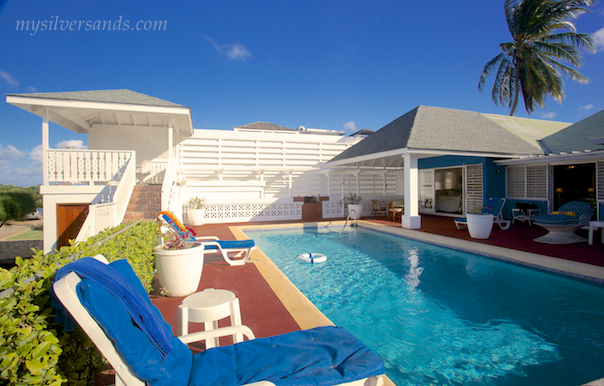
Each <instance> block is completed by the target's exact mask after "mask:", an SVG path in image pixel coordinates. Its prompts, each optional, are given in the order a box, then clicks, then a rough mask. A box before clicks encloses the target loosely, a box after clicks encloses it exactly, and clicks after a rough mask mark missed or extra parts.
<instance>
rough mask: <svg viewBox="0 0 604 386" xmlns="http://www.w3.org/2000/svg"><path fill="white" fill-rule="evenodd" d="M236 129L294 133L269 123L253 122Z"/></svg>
mask: <svg viewBox="0 0 604 386" xmlns="http://www.w3.org/2000/svg"><path fill="white" fill-rule="evenodd" d="M237 128H238V129H253V130H272V131H295V130H293V129H288V128H287V127H283V126H279V125H275V124H274V123H270V122H254V123H248V124H247V125H243V126H237Z"/></svg>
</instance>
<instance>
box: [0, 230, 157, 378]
mask: <svg viewBox="0 0 604 386" xmlns="http://www.w3.org/2000/svg"><path fill="white" fill-rule="evenodd" d="M125 228H126V226H125V225H120V226H117V227H115V228H110V229H106V230H104V231H102V232H101V233H99V234H98V235H96V236H94V237H91V238H90V239H88V240H87V241H86V242H83V243H77V244H76V245H70V246H65V247H63V248H61V250H59V251H54V252H55V253H53V254H48V255H46V256H45V255H43V252H42V251H40V250H37V251H34V252H35V253H34V255H33V256H32V257H31V258H29V259H23V258H21V257H17V258H16V266H15V267H13V268H11V269H10V270H6V269H3V268H0V288H1V289H2V290H5V289H8V288H11V287H12V288H13V289H14V292H13V293H12V294H11V295H10V296H6V297H4V298H2V299H0V382H1V384H10V385H53V386H58V385H61V384H63V383H65V384H68V385H82V386H84V385H90V384H93V383H94V379H95V378H96V376H97V375H98V374H99V372H100V371H101V370H102V369H103V367H104V366H105V363H106V362H105V359H104V358H103V356H102V355H101V354H100V352H98V350H97V349H96V347H95V346H94V344H93V343H92V342H91V341H90V339H88V336H87V335H86V334H84V333H83V332H82V330H80V329H76V330H72V331H70V332H66V331H63V329H62V326H60V325H56V324H54V323H53V321H52V317H53V309H52V307H51V305H50V293H49V290H50V286H51V283H52V278H53V277H54V273H55V271H56V270H57V269H59V268H60V267H61V266H63V265H65V264H67V263H68V262H69V261H71V260H72V259H73V257H72V256H74V255H76V256H77V257H76V258H79V257H83V256H94V255H96V254H99V253H100V254H103V255H104V256H105V257H106V258H107V259H108V260H109V261H114V260H118V259H123V258H126V259H128V261H129V262H130V263H131V264H132V267H133V268H134V270H135V272H136V273H137V275H138V276H139V278H140V279H141V281H142V282H143V285H144V286H145V288H146V289H147V291H150V290H151V288H152V285H153V270H154V267H153V247H154V246H155V245H157V234H158V231H159V229H158V227H157V224H156V223H155V221H153V220H150V221H144V222H140V223H138V224H136V225H134V226H132V227H130V228H129V229H125ZM120 231H121V233H119V232H120ZM116 233H119V234H117V235H115V236H114V237H112V238H109V239H107V238H108V237H109V236H111V235H114V234H116ZM100 241H102V243H101V244H100V245H99V242H100ZM34 275H38V278H37V279H36V280H33V281H31V282H30V283H26V279H28V278H30V277H32V276H34Z"/></svg>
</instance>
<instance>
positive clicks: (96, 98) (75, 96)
mask: <svg viewBox="0 0 604 386" xmlns="http://www.w3.org/2000/svg"><path fill="white" fill-rule="evenodd" d="M8 95H10V96H18V97H26V98H44V99H60V100H71V101H82V102H103V103H123V104H131V105H145V106H163V107H186V106H183V105H179V104H176V103H172V102H169V101H166V100H163V99H160V98H156V97H152V96H150V95H146V94H141V93H139V92H135V91H131V90H127V89H119V90H91V91H68V92H37V93H27V94H8Z"/></svg>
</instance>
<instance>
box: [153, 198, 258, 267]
mask: <svg viewBox="0 0 604 386" xmlns="http://www.w3.org/2000/svg"><path fill="white" fill-rule="evenodd" d="M158 217H159V218H160V219H161V220H163V221H164V222H165V223H166V225H167V226H170V227H172V228H173V229H174V230H175V231H176V232H178V234H179V235H181V236H183V235H184V236H185V237H187V241H193V242H198V243H201V244H203V245H204V247H205V249H204V253H205V254H212V253H219V254H220V255H221V256H222V258H223V259H224V260H225V261H226V262H227V263H228V264H229V265H232V266H237V265H243V264H245V263H246V261H247V260H248V259H249V258H250V253H252V251H253V250H254V249H256V244H255V243H254V240H251V239H248V240H220V239H219V238H218V237H216V236H206V237H195V236H194V235H193V234H192V233H191V232H190V231H189V230H188V229H187V228H186V227H185V226H184V225H182V223H181V222H180V221H179V220H178V218H177V217H176V216H175V215H174V213H172V212H170V211H167V210H163V211H161V212H159V214H158ZM229 254H231V257H229ZM234 258H237V259H236V260H235V259H234Z"/></svg>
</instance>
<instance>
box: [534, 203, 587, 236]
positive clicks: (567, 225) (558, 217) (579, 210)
mask: <svg viewBox="0 0 604 386" xmlns="http://www.w3.org/2000/svg"><path fill="white" fill-rule="evenodd" d="M593 212H594V210H593V208H592V207H591V205H589V203H587V202H584V201H569V202H567V203H565V204H563V205H562V206H561V207H560V208H558V210H557V211H554V212H552V213H550V214H542V215H539V216H536V217H535V219H534V220H533V223H534V224H537V225H539V226H540V227H543V228H545V229H547V230H548V233H547V234H546V235H543V236H541V237H537V238H536V239H534V241H537V242H539V243H546V244H572V243H582V242H585V241H587V239H586V238H584V237H581V236H579V235H577V234H576V233H575V232H576V231H577V230H578V229H579V228H581V227H582V226H586V225H589V221H590V220H591V216H592V214H593Z"/></svg>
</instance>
